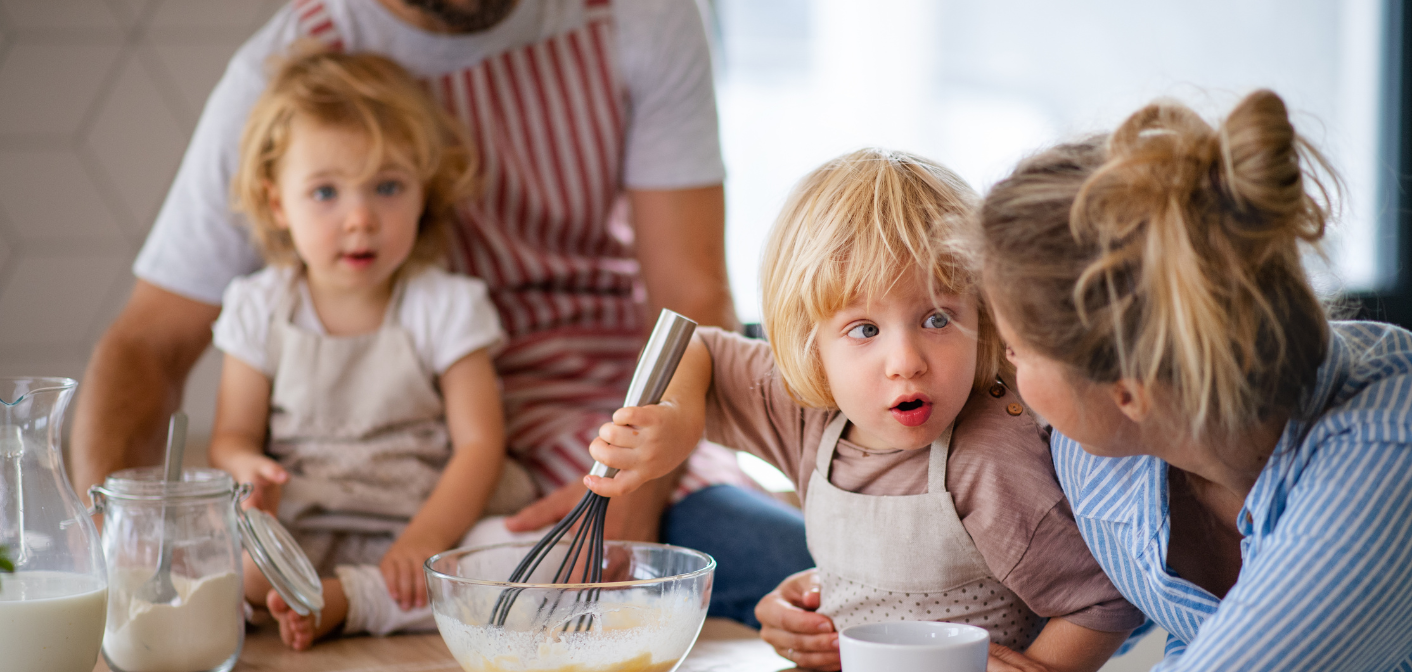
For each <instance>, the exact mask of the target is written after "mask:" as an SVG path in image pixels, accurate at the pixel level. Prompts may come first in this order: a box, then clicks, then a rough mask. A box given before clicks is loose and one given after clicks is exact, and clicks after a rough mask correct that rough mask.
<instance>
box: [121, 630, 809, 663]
mask: <svg viewBox="0 0 1412 672" xmlns="http://www.w3.org/2000/svg"><path fill="white" fill-rule="evenodd" d="M460 669H461V667H460V666H459V665H457V664H456V661H455V660H454V659H453V658H452V657H451V652H450V651H448V650H447V649H446V645H445V644H444V643H442V641H441V636H440V635H437V634H419V635H396V636H392V637H345V638H342V639H334V640H330V641H326V642H320V643H319V644H318V645H316V646H314V647H313V648H312V649H310V650H308V651H302V652H295V651H290V650H289V649H287V648H285V646H284V644H283V643H282V642H280V641H279V631H278V629H276V628H275V627H274V626H273V625H267V626H264V627H262V628H260V629H257V630H252V631H249V632H247V633H246V635H245V648H244V649H243V650H242V651H241V652H240V662H239V663H237V664H236V666H235V672H269V671H274V670H281V671H294V670H297V671H298V672H459V670H460ZM789 669H794V665H793V664H791V663H790V662H789V661H788V660H785V659H784V658H781V657H779V656H778V655H776V654H775V651H774V649H772V648H770V646H769V645H767V644H765V643H764V642H762V641H760V638H759V637H757V636H756V634H755V631H754V630H751V629H750V628H747V627H745V626H743V625H741V624H739V623H736V622H734V621H728V620H725V619H719V618H711V619H707V620H706V624H705V626H703V627H702V628H701V636H700V637H699V638H698V639H697V641H696V646H695V647H693V648H692V650H691V653H690V654H689V655H688V656H687V658H686V661H684V662H683V663H682V666H681V667H680V668H678V670H679V672H727V671H736V670H738V671H740V672H778V671H779V670H789ZM93 670H94V672H111V671H110V670H109V669H108V665H107V664H106V663H104V662H103V659H102V657H101V656H100V657H99V659H98V665H97V667H94V668H93Z"/></svg>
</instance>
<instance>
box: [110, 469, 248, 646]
mask: <svg viewBox="0 0 1412 672" xmlns="http://www.w3.org/2000/svg"><path fill="white" fill-rule="evenodd" d="M89 492H90V493H91V495H92V497H93V503H94V507H95V508H96V509H98V510H99V511H102V513H103V514H104V520H103V535H102V537H103V553H104V555H105V556H106V558H107V562H108V621H107V627H106V630H105V632H104V636H103V658H104V660H106V661H107V663H108V667H110V668H112V669H113V670H114V672H197V671H208V670H209V671H221V672H224V671H226V670H229V669H231V668H232V667H234V666H235V662H236V659H237V658H238V657H239V655H240V648H241V646H242V645H243V643H244V640H245V618H244V592H243V587H242V581H241V554H240V551H241V534H240V527H239V523H238V522H237V519H238V513H237V511H238V508H239V506H238V503H239V501H240V500H241V499H243V498H244V496H245V493H247V492H248V486H246V487H243V488H238V487H237V486H236V484H235V482H234V481H233V480H232V479H231V477H230V476H229V475H228V474H226V473H225V472H223V471H219V470H216V469H187V470H185V471H184V472H183V473H182V478H181V480H180V481H172V482H167V481H164V480H163V474H162V470H161V469H160V468H144V469H127V470H124V471H119V472H117V473H115V474H113V475H111V476H109V477H108V479H107V480H106V481H105V482H104V484H103V485H102V486H94V487H93V488H92V489H91V490H90V491H89ZM164 538H165V539H166V540H167V541H166V543H168V544H169V545H170V547H171V548H170V551H169V552H170V575H171V586H172V587H173V588H175V593H176V594H175V597H174V599H172V600H170V601H167V602H153V601H149V600H150V599H151V598H150V595H151V594H152V591H151V590H145V589H144V586H145V585H146V584H148V583H149V582H152V581H153V580H154V578H153V577H154V575H155V574H156V573H157V572H158V568H159V565H160V564H161V555H162V545H163V543H164V541H163V540H164Z"/></svg>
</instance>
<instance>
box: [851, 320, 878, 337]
mask: <svg viewBox="0 0 1412 672" xmlns="http://www.w3.org/2000/svg"><path fill="white" fill-rule="evenodd" d="M877 335H878V327H877V325H875V324H860V325H858V326H856V327H853V328H852V329H849V330H848V337H849V338H857V339H865V338H872V337H874V336H877Z"/></svg>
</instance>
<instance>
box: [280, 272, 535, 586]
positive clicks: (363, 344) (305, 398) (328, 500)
mask: <svg viewBox="0 0 1412 672" xmlns="http://www.w3.org/2000/svg"><path fill="white" fill-rule="evenodd" d="M301 285H302V282H300V280H299V276H296V279H295V280H294V281H293V282H292V283H291V286H290V287H289V289H288V291H286V292H285V294H284V296H283V297H282V298H281V302H280V306H279V309H278V310H276V311H275V314H274V319H273V320H272V321H271V324H270V335H269V344H268V351H269V361H270V362H272V363H274V364H275V368H274V377H273V381H272V384H271V387H272V389H271V392H270V442H269V448H268V450H269V453H270V454H271V455H273V456H274V457H275V459H277V460H279V462H280V464H281V465H283V466H284V468H285V469H287V470H288V471H289V474H290V478H289V482H288V483H286V484H285V485H284V488H283V492H282V495H281V499H280V506H279V518H280V520H281V522H283V523H284V524H285V525H286V526H288V527H289V528H290V531H291V532H292V533H293V534H294V535H295V538H296V539H298V540H299V542H300V545H301V546H302V547H304V549H305V551H306V552H307V553H308V554H309V558H310V560H311V561H312V562H313V563H314V565H315V567H316V568H318V569H319V571H320V574H324V575H328V574H329V573H330V572H331V571H332V568H333V566H334V565H339V564H368V563H377V562H379V561H380V560H381V558H382V555H383V553H385V552H386V551H387V548H388V547H389V546H391V544H392V541H393V540H394V539H395V538H396V535H397V534H399V533H400V532H401V531H402V529H403V528H405V527H406V525H407V522H408V521H409V520H410V519H411V517H412V516H413V515H415V514H416V512H417V510H418V509H419V508H420V507H421V505H422V502H424V501H425V500H426V498H427V497H428V496H429V495H430V494H431V491H432V489H433V488H435V487H436V483H437V480H438V479H439V478H440V477H441V470H442V468H444V467H445V466H446V463H447V461H448V460H449V459H450V457H451V442H450V437H449V434H448V432H447V429H446V421H445V407H444V404H443V403H442V400H441V395H440V394H439V393H438V392H437V389H436V383H435V376H434V374H432V372H430V371H427V370H425V367H424V366H423V365H422V363H421V360H420V359H419V358H418V357H417V353H416V349H415V347H414V346H413V344H412V339H411V336H410V335H409V334H408V333H407V332H406V330H404V329H403V328H402V327H401V325H399V324H398V322H397V313H398V309H399V308H400V306H401V303H402V295H403V293H404V288H405V286H406V283H405V281H403V282H399V283H398V284H397V285H396V287H395V289H394V290H393V295H392V298H391V300H389V301H388V306H387V313H386V314H385V315H384V316H383V322H382V326H381V327H379V328H378V330H377V331H374V332H372V333H368V334H359V335H356V336H328V335H322V334H316V333H312V332H309V331H306V330H304V329H300V328H298V327H296V326H295V325H294V324H293V316H294V311H295V310H296V309H297V308H298V306H299V302H300V300H301V294H302V292H301V290H300V287H301ZM534 497H535V490H534V486H533V484H532V482H531V481H530V478H529V475H528V474H527V473H526V472H525V471H524V469H523V468H522V467H520V466H519V465H518V464H516V463H514V462H513V461H507V462H506V468H505V471H504V473H503V474H502V476H501V479H500V483H499V485H498V486H497V489H496V492H495V494H494V496H493V497H492V498H491V501H490V502H489V503H488V504H487V507H486V510H485V512H484V515H496V514H507V513H513V512H514V511H517V510H519V508H520V507H522V506H524V505H525V504H528V503H529V502H530V501H533V500H534Z"/></svg>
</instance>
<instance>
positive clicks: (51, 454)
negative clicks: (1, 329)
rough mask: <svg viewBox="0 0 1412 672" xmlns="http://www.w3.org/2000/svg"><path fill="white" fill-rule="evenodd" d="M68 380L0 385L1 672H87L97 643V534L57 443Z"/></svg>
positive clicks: (102, 575) (102, 576)
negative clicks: (7, 562)
mask: <svg viewBox="0 0 1412 672" xmlns="http://www.w3.org/2000/svg"><path fill="white" fill-rule="evenodd" d="M76 386H77V383H75V382H74V381H73V380H72V379H69V378H0V476H2V477H0V545H3V546H4V547H5V553H6V555H7V556H8V557H9V558H10V559H11V560H12V561H13V562H14V565H15V572H14V573H13V574H9V573H5V574H0V651H4V652H5V653H4V663H3V666H4V667H5V669H14V670H48V671H52V672H92V670H93V667H94V665H95V664H96V663H97V662H98V650H99V647H100V646H101V645H102V643H103V623H104V620H105V617H106V614H107V607H108V572H107V569H106V568H105V566H104V564H103V552H102V548H101V547H100V546H99V543H98V530H97V528H95V527H94V525H93V521H92V520H91V519H90V518H89V516H88V511H87V510H86V509H85V508H84V507H83V505H82V504H80V503H79V499H78V495H76V494H74V490H73V487H72V486H71V485H70V484H69V479H68V475H67V473H66V472H65V471H64V458H63V455H62V453H61V452H60V447H59V436H60V434H61V432H62V431H63V425H64V423H63V416H64V407H65V406H66V405H68V402H69V399H70V398H72V397H73V393H74V387H76Z"/></svg>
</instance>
